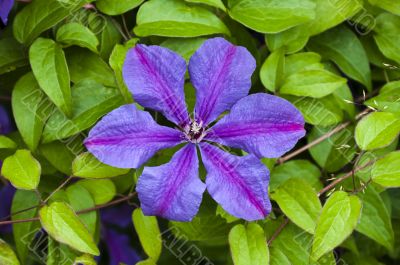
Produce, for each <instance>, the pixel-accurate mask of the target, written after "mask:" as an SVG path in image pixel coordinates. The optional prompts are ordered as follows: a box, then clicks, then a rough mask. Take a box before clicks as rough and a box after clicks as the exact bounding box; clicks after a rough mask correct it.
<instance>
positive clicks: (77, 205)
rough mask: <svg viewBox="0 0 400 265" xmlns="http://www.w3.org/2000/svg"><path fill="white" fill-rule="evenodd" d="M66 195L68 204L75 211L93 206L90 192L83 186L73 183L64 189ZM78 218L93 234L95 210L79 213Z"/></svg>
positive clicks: (94, 229)
mask: <svg viewBox="0 0 400 265" xmlns="http://www.w3.org/2000/svg"><path fill="white" fill-rule="evenodd" d="M66 195H67V197H68V201H69V204H70V205H71V207H72V208H73V210H74V211H75V212H78V211H81V210H85V209H89V208H93V207H94V206H95V202H94V200H93V198H92V195H91V194H90V192H89V191H88V190H87V189H85V188H84V187H83V186H81V185H78V184H73V185H71V186H69V187H68V188H67V189H66ZM78 217H79V219H80V220H81V221H82V222H83V224H85V227H86V228H87V229H88V230H89V232H90V234H91V235H94V234H95V231H96V224H97V213H96V211H92V212H88V213H85V214H80V215H79V216H78Z"/></svg>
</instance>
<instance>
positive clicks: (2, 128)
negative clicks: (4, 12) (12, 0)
mask: <svg viewBox="0 0 400 265" xmlns="http://www.w3.org/2000/svg"><path fill="white" fill-rule="evenodd" d="M0 1H1V0H0ZM12 130H13V126H12V124H11V119H10V116H9V115H8V112H7V111H6V109H5V108H4V107H3V106H1V105H0V135H1V134H8V133H10V132H11V131H12Z"/></svg>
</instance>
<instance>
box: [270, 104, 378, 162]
mask: <svg viewBox="0 0 400 265" xmlns="http://www.w3.org/2000/svg"><path fill="white" fill-rule="evenodd" d="M371 111H372V110H371V109H365V110H364V111H362V112H360V113H359V114H358V115H357V116H356V120H359V119H360V118H361V117H363V116H364V115H366V114H367V113H369V112H371ZM350 124H351V121H347V122H345V123H342V124H340V125H338V126H336V127H335V128H334V129H333V130H331V131H329V132H328V133H326V134H324V135H322V136H321V137H319V138H317V139H315V140H314V141H312V142H310V143H308V144H306V145H305V146H303V147H301V148H299V149H297V150H295V151H293V152H291V153H289V154H287V155H285V156H283V157H281V158H279V159H278V160H277V163H278V164H282V163H284V162H286V161H288V160H289V159H291V158H293V157H295V156H297V155H299V154H301V153H303V152H304V151H307V150H308V149H310V148H311V147H313V146H315V145H317V144H319V143H321V142H323V141H324V140H326V139H328V138H329V137H331V136H332V135H334V134H336V133H338V132H340V131H341V130H343V129H345V128H346V127H347V126H349V125H350Z"/></svg>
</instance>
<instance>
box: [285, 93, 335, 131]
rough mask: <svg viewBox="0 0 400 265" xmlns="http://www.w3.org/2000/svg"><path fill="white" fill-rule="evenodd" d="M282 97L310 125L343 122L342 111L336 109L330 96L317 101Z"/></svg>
mask: <svg viewBox="0 0 400 265" xmlns="http://www.w3.org/2000/svg"><path fill="white" fill-rule="evenodd" d="M282 97H284V98H286V99H287V100H289V101H290V102H292V103H293V104H294V105H295V106H296V107H297V108H298V109H299V110H300V112H301V113H302V114H303V116H304V119H305V121H306V122H307V123H310V124H312V125H319V126H330V125H334V124H338V123H339V122H341V121H342V120H343V111H342V110H341V109H340V108H338V106H337V104H336V102H335V100H334V97H333V96H332V95H328V96H326V97H323V98H318V99H317V98H309V97H294V96H288V95H282Z"/></svg>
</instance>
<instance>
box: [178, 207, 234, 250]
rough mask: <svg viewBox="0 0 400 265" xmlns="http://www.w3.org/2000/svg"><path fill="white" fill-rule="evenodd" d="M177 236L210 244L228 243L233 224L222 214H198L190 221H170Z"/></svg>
mask: <svg viewBox="0 0 400 265" xmlns="http://www.w3.org/2000/svg"><path fill="white" fill-rule="evenodd" d="M170 227H171V228H170V229H171V230H172V232H173V233H174V234H175V237H177V238H180V239H182V240H190V241H199V242H201V243H202V244H207V245H210V246H219V245H226V243H227V241H228V239H227V235H228V233H229V230H230V228H231V226H230V225H229V224H227V223H226V220H225V219H224V218H223V217H221V216H215V211H214V212H212V215H206V216H203V215H201V214H198V215H197V216H196V217H194V218H193V220H192V221H190V222H174V221H171V222H170Z"/></svg>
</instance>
